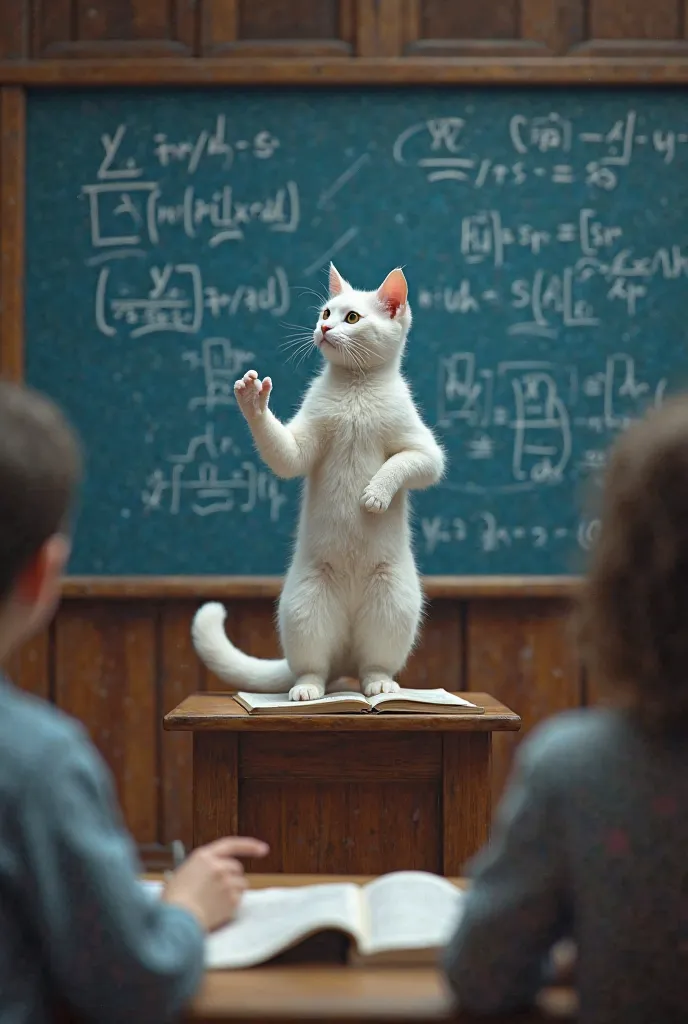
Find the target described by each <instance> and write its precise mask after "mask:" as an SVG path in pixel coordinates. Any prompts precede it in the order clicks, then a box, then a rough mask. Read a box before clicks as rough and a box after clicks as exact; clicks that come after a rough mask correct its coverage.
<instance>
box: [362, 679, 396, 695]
mask: <svg viewBox="0 0 688 1024" xmlns="http://www.w3.org/2000/svg"><path fill="white" fill-rule="evenodd" d="M400 689H401V687H400V686H399V683H395V682H394V680H393V679H383V678H379V679H371V680H370V682H367V683H366V682H364V684H363V693H364V694H365V696H366V697H377V695H378V694H379V693H399V690H400Z"/></svg>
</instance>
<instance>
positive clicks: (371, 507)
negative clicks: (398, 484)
mask: <svg viewBox="0 0 688 1024" xmlns="http://www.w3.org/2000/svg"><path fill="white" fill-rule="evenodd" d="M391 500H392V496H391V494H388V493H387V491H386V490H385V488H384V487H382V486H381V485H380V484H379V483H376V482H375V480H374V479H373V480H371V481H370V483H369V484H368V486H367V487H366V489H365V491H364V492H363V494H362V495H361V508H364V509H365V510H366V512H373V513H376V514H377V515H380V514H381V513H382V512H386V511H387V509H388V508H389V503H390V501H391Z"/></svg>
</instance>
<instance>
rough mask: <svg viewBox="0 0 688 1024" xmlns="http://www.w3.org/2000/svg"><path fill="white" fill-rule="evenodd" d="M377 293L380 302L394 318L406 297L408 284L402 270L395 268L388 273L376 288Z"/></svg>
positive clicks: (404, 302)
mask: <svg viewBox="0 0 688 1024" xmlns="http://www.w3.org/2000/svg"><path fill="white" fill-rule="evenodd" d="M377 294H378V298H379V299H380V302H382V304H383V305H384V306H385V308H386V309H388V310H389V314H390V316H391V317H392V319H394V317H395V316H396V315H397V313H398V312H399V310H400V309H401V307H402V306H405V305H406V300H407V299H408V285H407V284H406V278H405V277H404V272H403V270H399V268H397V269H396V270H393V271H392V272H391V273H390V274H388V275H387V277H386V278H385V279H384V281H383V282H382V284H381V285H380V287H379V288H378V290H377Z"/></svg>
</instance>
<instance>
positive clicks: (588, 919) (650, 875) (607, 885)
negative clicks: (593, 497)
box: [445, 710, 688, 1024]
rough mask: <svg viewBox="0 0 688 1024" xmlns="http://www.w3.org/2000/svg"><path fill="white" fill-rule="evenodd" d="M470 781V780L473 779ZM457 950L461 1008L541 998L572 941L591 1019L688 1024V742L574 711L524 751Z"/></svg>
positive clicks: (452, 949)
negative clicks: (551, 968) (548, 971)
mask: <svg viewBox="0 0 688 1024" xmlns="http://www.w3.org/2000/svg"><path fill="white" fill-rule="evenodd" d="M459 785H460V783H459ZM471 875H472V876H473V879H474V884H473V887H472V889H471V891H470V893H469V895H468V897H467V900H466V904H465V915H464V917H463V919H462V920H461V922H460V923H459V926H458V931H457V933H456V935H455V936H454V938H453V940H452V942H451V944H450V946H449V948H448V949H447V951H446V954H445V968H446V971H447V974H448V976H449V979H450V981H451V983H452V985H453V987H454V989H455V991H456V993H457V995H458V997H459V1001H460V1003H461V1004H462V1005H463V1006H464V1007H465V1008H466V1009H470V1010H474V1011H477V1012H487V1013H490V1012H498V1011H505V1010H510V1009H516V1008H520V1007H523V1006H525V1005H527V1004H529V1003H530V1002H532V1000H533V997H534V995H535V992H536V991H537V989H538V987H539V986H540V985H541V983H542V980H543V970H542V965H543V964H544V963H545V961H546V957H547V954H548V951H549V950H550V948H551V945H552V943H553V942H554V941H555V940H557V939H559V938H562V937H569V938H573V939H574V941H575V942H576V943H577V945H578V951H579V962H578V967H577V976H578V977H577V986H578V990H579V995H580V1000H581V1017H580V1020H581V1021H582V1022H583V1024H607V1022H612V1021H613V1022H623V1024H672V1022H674V1021H676V1022H678V1021H684V1022H685V1021H688V984H687V983H686V982H687V977H688V744H686V741H685V739H679V740H674V741H670V742H667V741H665V742H663V743H662V742H659V741H657V740H652V739H650V738H648V737H647V736H645V735H644V734H643V732H641V730H640V729H639V728H638V727H637V726H636V724H635V723H634V722H633V721H632V719H631V718H630V717H629V716H627V715H626V714H624V713H622V712H618V711H611V710H588V711H577V712H571V713H567V714H564V715H560V716H558V717H557V718H554V719H552V720H551V721H549V722H548V723H546V724H545V725H544V726H542V727H540V728H538V729H537V730H535V731H534V732H533V733H532V734H531V736H530V738H529V739H528V740H526V741H525V742H524V743H523V744H522V745H521V747H520V749H519V753H518V756H517V763H516V766H515V770H514V773H513V776H512V779H511V781H510V784H509V786H508V787H507V792H506V793H505V796H504V798H503V800H502V802H501V805H500V807H499V810H498V813H497V815H496V820H495V824H494V827H493V834H492V840H491V843H490V845H489V847H488V848H486V849H485V850H484V851H482V853H481V854H480V855H479V856H478V857H477V858H476V860H475V861H474V863H473V865H472V868H471Z"/></svg>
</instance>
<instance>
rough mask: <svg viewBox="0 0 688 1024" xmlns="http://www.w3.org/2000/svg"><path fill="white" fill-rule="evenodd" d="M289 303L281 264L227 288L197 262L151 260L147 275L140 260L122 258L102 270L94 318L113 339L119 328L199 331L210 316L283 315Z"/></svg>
mask: <svg viewBox="0 0 688 1024" xmlns="http://www.w3.org/2000/svg"><path fill="white" fill-rule="evenodd" d="M142 276H143V278H144V282H145V283H144V284H143V285H142V284H141V283H140V282H141V277H142ZM290 302H291V292H290V289H289V280H288V278H287V273H286V271H285V270H284V269H283V268H282V267H275V270H274V273H272V274H270V275H269V276H268V277H267V278H266V279H265V280H264V281H262V282H258V283H257V284H248V283H247V282H244V283H240V284H236V285H234V286H232V287H228V288H226V289H223V288H219V287H218V286H217V285H211V284H207V283H206V282H205V280H204V276H203V271H202V269H201V267H200V266H199V265H198V264H196V263H176V264H171V263H165V264H161V265H157V264H152V265H150V266H148V267H146V268H145V270H144V271H143V275H142V273H141V271H140V269H139V268H138V267H137V265H136V263H135V262H134V263H131V262H124V261H119V262H117V263H115V265H114V266H110V265H107V266H104V267H101V268H100V270H99V271H98V274H97V281H96V287H95V323H96V327H97V329H98V330H99V331H100V333H101V334H104V335H105V336H106V337H110V338H112V337H115V335H117V334H118V332H119V331H120V330H124V331H125V332H126V333H128V334H129V335H130V337H132V338H140V337H142V336H143V335H146V334H156V333H161V332H162V333H165V334H169V333H171V334H199V333H200V332H201V331H202V330H203V328H204V326H205V324H206V321H207V319H210V320H211V321H218V320H222V319H225V318H234V317H236V316H237V315H239V314H241V313H250V314H253V315H255V314H258V313H263V312H267V313H269V314H270V315H271V316H273V317H283V316H285V315H286V314H287V313H288V311H289V306H290Z"/></svg>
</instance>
